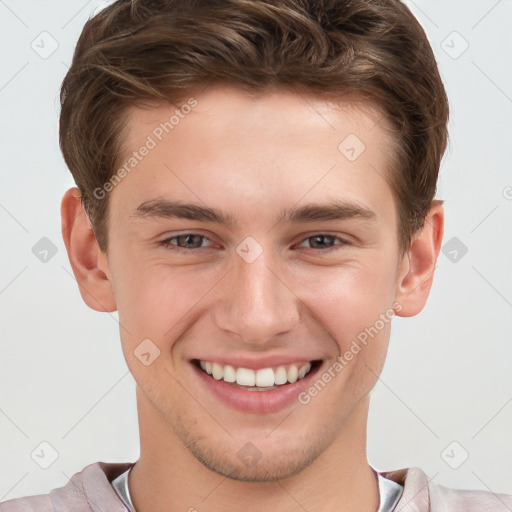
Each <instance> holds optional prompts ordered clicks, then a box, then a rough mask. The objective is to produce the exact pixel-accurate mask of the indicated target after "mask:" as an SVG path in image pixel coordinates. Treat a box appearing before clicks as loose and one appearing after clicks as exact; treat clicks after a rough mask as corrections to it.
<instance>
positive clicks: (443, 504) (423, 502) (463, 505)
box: [381, 467, 512, 512]
mask: <svg viewBox="0 0 512 512" xmlns="http://www.w3.org/2000/svg"><path fill="white" fill-rule="evenodd" d="M381 475H382V476H384V477H385V478H389V479H390V480H393V481H395V482H397V483H400V484H401V485H403V487H404V489H403V493H402V496H401V498H400V501H399V502H398V504H397V508H396V510H400V511H401V512H452V511H454V510H464V512H477V511H479V512H480V511H481V510H485V511H486V512H507V511H510V510H512V495H510V494H503V493H495V492H492V491H480V490H469V489H452V488H450V487H445V486H444V485H441V484H438V483H436V482H433V481H432V480H433V479H432V478H428V476H427V475H426V474H425V473H424V471H423V470H421V469H420V468H417V467H412V468H404V469H399V470H396V471H386V472H381Z"/></svg>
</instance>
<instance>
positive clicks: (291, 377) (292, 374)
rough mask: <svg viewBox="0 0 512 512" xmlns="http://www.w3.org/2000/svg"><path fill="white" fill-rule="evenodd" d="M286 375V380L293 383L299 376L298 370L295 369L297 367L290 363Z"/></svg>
mask: <svg viewBox="0 0 512 512" xmlns="http://www.w3.org/2000/svg"><path fill="white" fill-rule="evenodd" d="M286 375H287V376H288V382H291V383H292V384H293V383H294V382H295V381H296V380H297V379H298V377H299V371H298V370H297V367H296V366H295V365H294V364H292V365H291V366H290V368H289V369H288V372H287V374H286Z"/></svg>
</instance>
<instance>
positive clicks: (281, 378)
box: [274, 366, 288, 384]
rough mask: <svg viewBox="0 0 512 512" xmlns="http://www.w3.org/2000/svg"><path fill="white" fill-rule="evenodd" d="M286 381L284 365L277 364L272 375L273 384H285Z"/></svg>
mask: <svg viewBox="0 0 512 512" xmlns="http://www.w3.org/2000/svg"><path fill="white" fill-rule="evenodd" d="M287 382H288V377H287V375H286V368H285V367H284V366H279V367H278V368H277V370H276V374H275V377H274V384H286V383H287Z"/></svg>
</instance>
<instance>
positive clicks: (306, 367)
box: [299, 363, 311, 379]
mask: <svg viewBox="0 0 512 512" xmlns="http://www.w3.org/2000/svg"><path fill="white" fill-rule="evenodd" d="M309 370H311V363H307V364H305V365H304V366H301V367H300V369H299V379H302V378H304V375H306V373H308V372H309Z"/></svg>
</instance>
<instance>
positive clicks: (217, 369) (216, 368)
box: [212, 363, 224, 380]
mask: <svg viewBox="0 0 512 512" xmlns="http://www.w3.org/2000/svg"><path fill="white" fill-rule="evenodd" d="M223 375H224V372H223V369H222V366H221V365H220V364H218V363H213V364H212V376H213V378H214V379H215V380H220V379H222V377H223Z"/></svg>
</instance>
